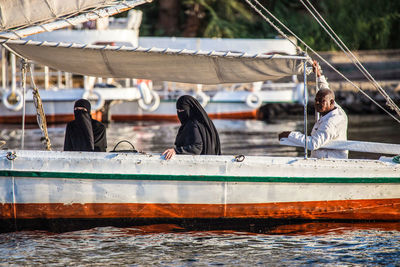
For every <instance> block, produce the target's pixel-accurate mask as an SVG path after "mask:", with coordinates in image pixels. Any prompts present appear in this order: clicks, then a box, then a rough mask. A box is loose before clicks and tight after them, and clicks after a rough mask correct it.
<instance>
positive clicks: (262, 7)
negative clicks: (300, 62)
mask: <svg viewBox="0 0 400 267" xmlns="http://www.w3.org/2000/svg"><path fill="white" fill-rule="evenodd" d="M245 1H246V2H247V3H248V4H249V6H250V7H252V8H253V9H254V10H255V11H256V12H257V13H258V14H260V15H261V16H262V17H263V18H264V20H265V21H267V22H268V23H270V24H271V26H273V27H274V28H275V29H277V28H278V27H277V26H276V25H274V24H273V23H272V22H271V21H270V20H269V19H268V18H267V17H266V16H265V15H264V14H263V13H262V12H261V11H260V10H259V9H257V7H256V6H255V5H254V4H253V3H251V2H250V0H245ZM254 2H255V3H256V4H257V5H258V6H260V7H261V9H262V10H264V11H265V12H266V13H267V14H268V15H270V16H271V17H272V18H273V19H275V20H276V21H277V22H278V23H279V24H280V25H281V26H282V27H283V28H284V29H285V30H286V31H288V32H289V33H290V34H291V35H293V36H294V37H295V38H296V39H297V40H298V41H299V42H300V43H301V44H303V45H304V46H305V47H306V48H307V49H309V50H310V51H311V52H313V53H314V54H315V55H316V56H317V57H318V58H319V59H320V60H321V61H323V62H324V63H325V64H327V65H328V66H329V67H330V68H331V69H332V70H333V71H335V72H336V73H337V74H339V75H340V76H341V77H342V78H343V79H345V80H346V81H347V82H349V83H350V84H351V85H353V86H354V87H355V88H356V89H357V90H358V91H359V92H360V93H362V94H363V95H364V96H365V97H367V98H368V99H369V100H370V101H371V102H372V103H374V104H375V105H376V106H378V107H379V108H380V109H382V110H383V111H384V112H385V113H387V114H388V115H389V116H390V117H392V118H393V119H394V120H395V121H397V122H398V123H400V119H398V118H396V117H395V116H394V115H393V114H391V113H390V112H389V111H387V110H386V109H385V108H384V107H382V106H381V105H380V104H379V103H378V102H376V101H375V100H374V99H373V98H371V97H370V96H369V95H368V94H367V93H365V92H364V91H363V90H362V89H361V88H360V87H358V86H357V85H356V84H354V83H353V82H352V81H351V80H349V79H348V78H347V77H346V76H345V75H344V74H342V73H341V72H340V71H338V70H337V69H336V68H335V67H334V66H332V65H331V64H330V63H329V62H328V61H327V60H326V59H324V58H323V57H322V56H321V55H320V54H318V53H317V52H316V51H315V50H314V49H312V48H311V47H310V46H309V45H307V44H306V43H305V42H304V41H303V40H302V39H301V38H299V37H298V36H297V35H296V34H295V33H294V32H293V31H291V30H290V29H289V28H288V27H287V26H286V25H285V24H283V23H282V22H281V21H280V20H279V19H278V18H277V17H275V16H274V15H273V14H272V13H271V12H270V11H269V10H268V9H267V8H265V7H264V6H263V5H262V4H260V2H259V1H257V0H254ZM278 29H279V28H278ZM278 32H279V33H281V32H282V30H280V29H279V31H278ZM283 36H284V37H285V38H286V39H287V40H289V41H290V42H291V43H293V42H292V41H291V40H290V39H289V37H288V36H287V35H286V34H283Z"/></svg>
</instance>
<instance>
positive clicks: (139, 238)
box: [0, 116, 400, 266]
mask: <svg viewBox="0 0 400 267" xmlns="http://www.w3.org/2000/svg"><path fill="white" fill-rule="evenodd" d="M215 124H216V127H217V129H218V131H219V133H220V138H221V144H222V150H223V154H244V155H272V156H275V155H287V156H296V155H300V156H302V155H303V152H302V149H296V148H291V147H284V146H280V145H279V144H278V138H277V134H278V133H279V132H281V131H285V130H302V129H303V122H302V120H301V118H290V119H285V120H279V121H278V120H277V121H272V122H270V123H265V122H262V121H256V120H247V121H232V120H215ZM311 125H312V121H311V122H310V125H309V129H310V127H311ZM178 126H179V125H178V124H176V123H155V122H141V123H139V122H138V123H111V124H109V125H108V127H107V137H108V150H111V149H113V148H114V146H115V144H116V143H117V142H118V141H120V140H128V141H130V142H131V143H132V144H133V145H134V146H135V148H136V149H138V150H141V151H145V152H148V153H160V152H162V151H163V150H165V149H166V148H169V147H172V145H173V141H174V138H175V134H176V132H177V129H178ZM20 128H21V127H20V125H0V140H6V141H7V144H6V146H7V147H8V148H10V149H17V148H20V147H21V141H20V140H21V130H20ZM64 130H65V125H54V126H51V127H50V128H49V135H50V138H51V141H52V145H53V149H54V150H62V146H63V140H64ZM399 133H400V125H399V124H398V123H397V122H395V121H394V120H393V119H391V118H389V117H384V116H349V131H348V135H349V139H351V140H362V141H376V142H387V143H400V140H399V137H398V136H399ZM24 143H25V144H24V145H25V149H35V150H37V149H43V148H44V146H43V143H42V141H41V132H40V130H38V129H37V127H35V126H29V125H28V126H27V129H26V130H25V141H24ZM119 148H120V149H129V148H130V147H129V145H128V144H127V143H123V144H121V146H119ZM350 157H351V158H371V159H377V158H379V155H376V154H365V153H351V154H350ZM399 244H400V222H388V223H383V222H364V223H349V222H312V223H310V222H287V223H286V222H279V223H274V222H268V224H267V222H262V221H261V222H260V221H258V222H256V223H253V222H250V223H242V224H231V225H219V224H217V223H214V222H208V223H206V224H205V225H204V224H203V225H196V224H182V223H176V224H153V225H142V226H130V227H111V226H107V227H96V228H91V229H83V230H74V231H65V232H51V231H38V230H36V231H19V232H9V233H0V265H18V266H19V265H39V264H46V265H52V266H65V265H71V266H72V265H90V266H92V265H95V266H100V265H101V266H103V265H129V266H150V265H157V266H204V265H211V266H214V265H217V266H218V265H227V266H232V265H238V266H252V265H262V266H268V265H272V266H275V265H283V266H289V265H328V266H332V265H335V266H336V265H339V266H376V265H385V266H400V245H399Z"/></svg>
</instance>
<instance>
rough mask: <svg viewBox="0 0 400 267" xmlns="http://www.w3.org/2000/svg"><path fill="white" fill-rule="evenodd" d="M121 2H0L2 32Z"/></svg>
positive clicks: (7, 0) (22, 0)
mask: <svg viewBox="0 0 400 267" xmlns="http://www.w3.org/2000/svg"><path fill="white" fill-rule="evenodd" d="M118 2H121V1H120V0H74V1H66V0H18V1H16V0H0V31H6V30H8V29H11V28H14V27H21V26H29V25H33V24H35V23H38V22H43V21H49V20H52V19H56V18H60V17H63V16H65V15H69V14H76V13H79V12H82V11H84V10H86V9H88V8H96V7H99V6H105V5H109V4H115V3H118Z"/></svg>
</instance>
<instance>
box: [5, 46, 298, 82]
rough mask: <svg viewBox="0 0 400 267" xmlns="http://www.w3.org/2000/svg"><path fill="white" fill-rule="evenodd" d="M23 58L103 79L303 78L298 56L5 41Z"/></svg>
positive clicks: (239, 80) (206, 79)
mask: <svg viewBox="0 0 400 267" xmlns="http://www.w3.org/2000/svg"><path fill="white" fill-rule="evenodd" d="M6 45H7V46H8V47H9V48H11V49H12V50H13V51H15V52H16V53H17V54H19V55H20V56H23V57H25V58H27V59H29V60H32V61H34V62H36V63H39V64H43V65H46V66H49V67H52V68H54V69H57V70H62V71H67V72H71V73H76V74H82V75H88V76H96V77H104V78H137V79H149V80H158V81H172V82H183V83H194V84H222V83H244V82H254V81H265V80H269V79H278V78H281V77H284V76H290V75H297V74H301V73H302V71H303V63H302V60H304V59H306V58H305V57H300V56H282V55H247V54H241V53H229V52H228V53H225V52H203V51H188V50H171V49H157V48H152V49H146V48H140V47H139V48H128V47H112V46H96V45H79V44H62V43H49V42H33V41H7V42H6Z"/></svg>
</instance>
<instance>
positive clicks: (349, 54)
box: [300, 0, 400, 116]
mask: <svg viewBox="0 0 400 267" xmlns="http://www.w3.org/2000/svg"><path fill="white" fill-rule="evenodd" d="M306 1H307V3H308V4H309V5H310V6H311V8H312V9H313V10H314V12H315V13H316V14H317V15H318V16H319V17H320V19H321V20H322V21H323V22H324V23H325V25H326V26H327V28H328V29H329V30H330V31H331V32H332V34H333V35H334V36H335V37H336V38H335V37H333V36H332V34H331V33H330V32H329V31H328V30H327V29H326V28H325V26H324V25H323V24H322V23H321V21H320V20H319V19H318V18H317V17H316V16H315V15H314V13H313V12H312V11H311V10H310V9H309V7H308V6H307V5H306V4H305V3H304V2H303V0H300V2H301V3H302V4H303V5H304V7H305V8H306V9H307V10H308V12H309V13H310V14H311V15H312V16H313V17H314V19H315V20H316V21H317V22H318V24H319V25H320V26H321V27H322V28H323V29H324V30H325V32H326V33H327V34H328V35H329V37H331V39H332V40H333V41H334V42H335V43H336V44H337V46H339V48H340V49H341V50H342V51H343V52H344V53H345V55H346V56H347V57H348V58H349V59H350V60H351V61H352V62H353V64H354V65H355V66H356V67H357V68H358V69H359V70H360V72H361V73H362V74H363V75H364V76H365V77H366V78H367V79H368V81H370V82H371V83H372V84H373V85H374V86H375V88H376V89H377V90H378V92H380V93H381V95H382V96H383V97H384V98H385V100H386V101H387V102H386V105H388V106H389V107H390V108H391V109H392V110H394V111H396V113H397V115H399V116H400V109H399V107H398V106H397V105H396V104H395V103H394V102H393V100H392V99H391V98H390V96H389V95H388V94H387V93H386V92H385V90H384V89H383V88H382V87H381V86H380V85H379V83H378V82H377V81H376V80H375V79H374V77H372V75H371V74H370V73H369V72H368V70H367V69H365V68H364V66H363V65H362V63H361V62H360V61H359V60H358V58H357V57H356V56H355V55H354V54H353V53H352V52H351V51H350V49H349V48H348V47H347V46H346V45H345V44H344V43H343V41H342V40H341V39H340V38H339V36H338V35H337V34H336V33H335V31H334V30H333V29H332V28H331V27H330V26H329V24H328V23H327V22H326V21H325V20H324V18H323V17H322V16H321V14H320V13H319V12H318V11H317V10H316V9H315V8H314V6H313V5H312V4H311V3H310V1H309V0H306ZM338 41H339V42H340V43H339V42H338Z"/></svg>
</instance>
